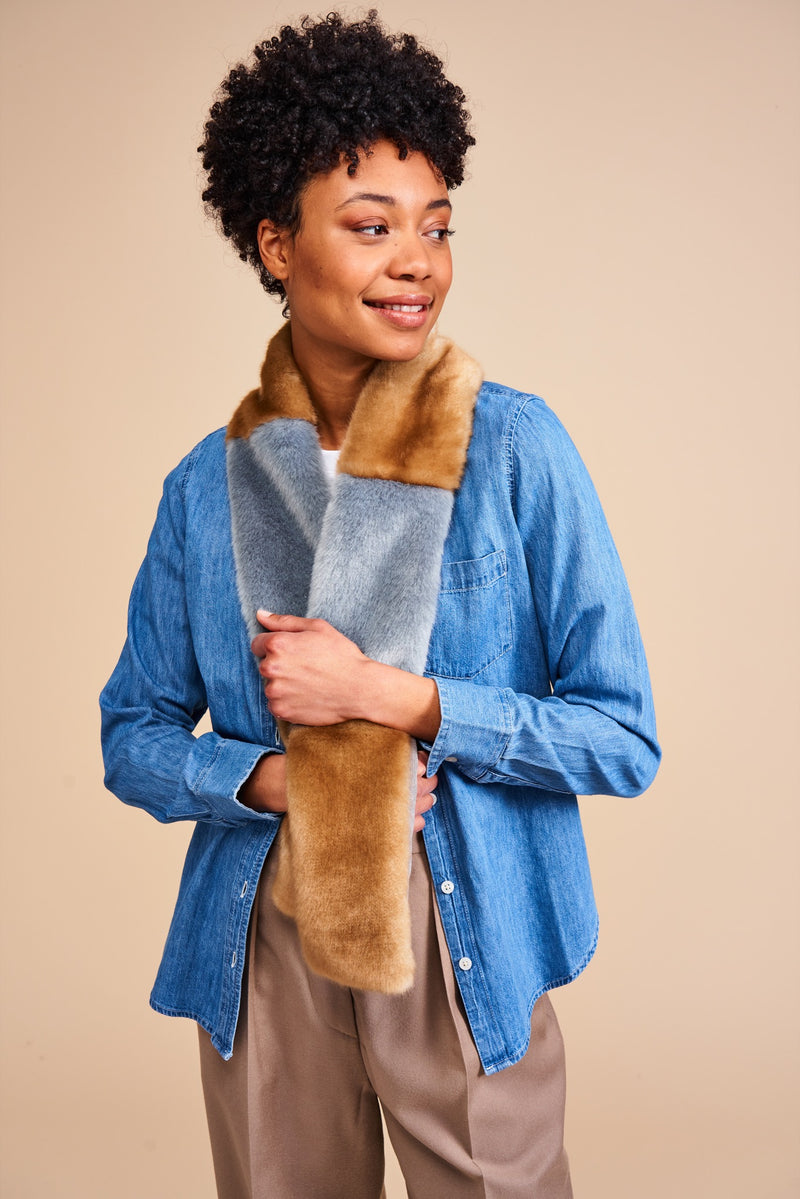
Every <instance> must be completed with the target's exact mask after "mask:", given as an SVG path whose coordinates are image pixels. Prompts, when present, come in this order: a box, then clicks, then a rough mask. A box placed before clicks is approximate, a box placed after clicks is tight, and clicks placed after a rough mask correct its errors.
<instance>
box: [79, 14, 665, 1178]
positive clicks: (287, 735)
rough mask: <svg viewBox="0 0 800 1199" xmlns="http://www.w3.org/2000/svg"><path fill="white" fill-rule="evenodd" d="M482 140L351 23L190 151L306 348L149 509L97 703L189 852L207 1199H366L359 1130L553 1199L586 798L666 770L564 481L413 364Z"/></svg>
mask: <svg viewBox="0 0 800 1199" xmlns="http://www.w3.org/2000/svg"><path fill="white" fill-rule="evenodd" d="M472 141H473V139H472V137H471V135H470V133H469V130H468V115H467V113H466V112H465V109H464V97H463V93H462V92H461V91H460V90H459V89H458V88H456V87H455V86H454V85H453V84H452V83H450V82H449V81H448V80H447V79H446V78H445V77H444V75H443V73H442V66H441V63H440V62H439V61H438V59H436V58H435V57H434V56H433V55H431V54H430V53H429V52H427V51H425V50H424V49H422V48H421V47H419V46H418V44H417V43H416V41H415V40H414V39H413V38H410V37H408V36H398V37H394V36H391V35H388V34H387V33H385V31H384V30H383V29H382V27H381V25H380V23H379V21H378V19H377V17H376V16H375V14H374V13H373V14H370V15H369V16H368V17H367V19H365V20H364V21H360V22H354V23H350V24H348V23H345V22H344V21H342V19H341V18H340V17H338V16H337V15H336V14H332V15H330V16H328V17H327V18H325V19H324V20H323V21H320V22H316V23H314V22H311V21H308V20H305V21H304V22H303V23H302V24H301V26H300V27H299V28H297V29H294V28H291V27H285V28H284V29H282V30H281V31H280V33H279V35H278V36H277V37H275V38H273V39H271V40H270V41H267V42H264V43H263V44H261V45H260V46H258V47H257V48H256V50H255V56H254V59H253V61H252V63H251V64H250V65H243V66H239V67H237V68H235V69H234V70H233V71H232V72H231V74H230V75H229V77H228V79H227V80H226V81H225V83H224V84H223V87H222V91H221V94H220V98H219V99H218V101H217V102H216V103H215V105H214V107H213V108H212V110H211V115H210V118H209V121H208V123H207V125H206V130H205V139H204V142H203V145H202V146H201V147H200V149H201V152H202V154H203V163H204V166H205V169H206V171H207V173H208V186H207V188H206V191H205V192H204V199H205V200H206V201H207V203H208V204H209V205H210V206H211V208H212V209H214V211H215V212H216V214H217V216H218V219H219V222H220V224H221V227H222V230H223V232H224V233H225V235H226V236H228V237H230V238H231V239H232V240H233V243H234V245H235V246H236V247H237V250H238V251H239V253H240V256H241V257H242V258H244V259H246V260H248V261H250V262H251V263H252V264H253V265H254V266H255V268H256V269H257V270H258V272H259V274H260V276H261V279H262V282H263V284H264V286H265V287H266V289H267V291H269V292H271V293H273V294H277V295H279V296H280V297H281V298H282V299H283V300H284V301H285V309H284V311H285V312H288V313H290V315H291V321H290V323H289V324H288V325H287V326H285V327H284V329H282V330H281V332H280V333H279V334H278V335H277V336H276V337H275V338H274V339H273V340H272V342H271V343H270V345H269V347H268V351H267V357H266V360H265V362H264V365H263V367H262V373H261V385H260V387H259V388H257V389H256V390H255V391H253V392H251V393H250V395H248V396H247V397H246V398H245V399H244V400H243V401H242V403H241V404H240V406H239V407H238V408H237V410H236V412H235V413H234V416H233V418H232V420H231V422H230V424H229V425H228V428H227V432H226V433H225V434H223V433H222V431H220V432H218V433H214V434H212V435H211V436H210V437H209V438H207V439H206V440H205V441H203V442H202V443H201V444H200V445H199V446H197V447H195V449H194V450H192V452H191V453H190V454H189V455H188V457H187V458H186V459H184V461H183V462H182V463H181V464H180V465H179V466H178V467H177V468H176V470H175V471H173V473H172V474H171V475H170V476H169V478H168V479H167V482H166V484H165V490H164V497H163V499H162V503H161V507H160V509H159V514H158V518H157V521H156V525H155V529H154V531H153V535H152V538H151V541H150V545H149V547H148V552H147V557H146V559H145V562H144V564H143V566H142V569H141V571H140V574H139V576H138V578H137V581H136V584H135V586H134V590H133V594H132V598H131V606H130V621H129V635H128V640H127V642H126V645H125V648H124V650H123V653H122V656H121V658H120V662H119V664H118V666H117V668H116V670H115V672H114V674H113V676H112V678H111V680H110V681H109V683H108V685H107V687H106V689H105V691H104V693H103V696H102V700H101V704H102V708H103V714H104V747H105V753H106V764H107V784H108V786H109V787H110V788H111V789H112V790H113V791H114V792H115V793H116V794H117V795H119V797H120V798H121V799H123V800H124V801H125V802H128V803H133V804H136V805H138V806H142V807H145V808H146V809H147V810H148V811H150V812H151V813H152V814H153V815H154V816H156V817H157V818H158V819H160V820H163V821H171V820H180V819H191V820H194V821H196V828H195V832H194V835H193V838H192V841H191V845H190V848H189V851H188V855H187V861H186V866H185V869H184V875H183V879H182V883H181V889H180V894H179V897H178V902H177V906H176V910H175V914H174V917H173V922H172V926H171V929H170V933H169V937H168V941H167V945H166V949H165V952H164V958H163V961H162V965H161V968H160V971H159V975H158V978H157V980H156V984H155V987H154V990H153V995H152V999H151V1002H152V1003H153V1006H154V1007H156V1008H157V1010H159V1011H163V1012H165V1013H167V1014H171V1015H184V1016H190V1017H192V1018H193V1019H195V1020H196V1021H197V1022H198V1024H199V1026H200V1038H201V1064H202V1073H203V1084H204V1092H205V1098H206V1107H207V1111H208V1117H209V1127H210V1130H211V1137H212V1146H213V1151H214V1161H215V1169H216V1174H217V1183H218V1188H219V1193H220V1195H222V1196H225V1197H226V1199H238V1197H240V1196H258V1197H262V1196H263V1197H265V1196H281V1197H283V1196H298V1197H306V1196H315V1197H322V1196H325V1197H327V1196H330V1197H333V1196H342V1197H345V1196H346V1197H347V1199H360V1197H362V1196H363V1197H364V1199H367V1197H370V1199H373V1197H375V1196H378V1195H379V1193H380V1192H381V1186H382V1175H383V1148H382V1143H381V1131H380V1119H379V1114H378V1112H379V1108H378V1101H380V1103H381V1105H382V1107H383V1111H384V1115H385V1118H386V1123H387V1126H388V1129H389V1132H390V1135H391V1137H392V1141H393V1144H394V1147H395V1150H396V1152H397V1156H398V1158H399V1160H400V1164H401V1167H402V1169H403V1172H404V1175H405V1177H406V1180H407V1184H408V1188H409V1194H411V1195H414V1196H424V1197H433V1196H436V1197H437V1199H446V1197H448V1196H454V1197H455V1196H459V1197H461V1196H464V1197H466V1196H473V1195H475V1196H478V1195H491V1196H495V1197H498V1199H499V1197H503V1199H506V1197H509V1199H510V1197H511V1196H526V1197H530V1196H536V1197H540V1199H544V1197H547V1199H551V1197H555V1196H558V1197H563V1196H567V1195H569V1194H571V1190H570V1183H569V1174H568V1169H567V1164H566V1157H565V1154H564V1149H563V1106H564V1066H563V1054H562V1049H561V1042H560V1034H559V1031H558V1026H557V1023H556V1020H555V1016H554V1014H553V1010H552V1007H551V1005H550V1003H549V1000H548V997H547V991H548V990H549V989H551V988H553V987H555V986H558V985H561V984H564V983H566V982H569V981H570V980H571V979H572V978H574V977H575V976H576V975H577V974H578V973H579V972H580V971H581V970H582V969H583V968H584V966H585V965H586V964H587V962H588V960H589V959H590V957H591V955H592V952H593V950H594V945H595V940H596V932H597V918H596V912H595V907H594V901H593V898H592V892H591V884H590V880H589V873H588V866H587V862H586V855H585V849H584V845H583V839H582V834H581V829H580V821H579V816H578V809H577V802H576V799H575V793H576V792H580V793H606V794H615V795H632V794H636V793H638V792H640V791H641V790H643V789H644V788H645V787H646V786H647V785H648V784H649V783H650V781H651V779H652V777H653V775H654V773H655V770H656V767H657V764H658V755H659V751H658V747H657V743H656V740H655V728H654V720H653V712H652V702H651V696H650V690H649V683H648V677H647V669H646V664H645V659H644V653H643V650H642V646H641V642H640V638H639V634H638V630H637V626H636V620H635V617H634V614H633V610H632V607H631V602H630V597H629V594H628V590H627V586H626V584H625V580H624V577H623V574H622V570H621V567H620V564H619V561H618V558H617V555H616V552H615V550H614V547H613V543H612V541H611V538H610V535H609V533H608V530H607V527H606V524H605V521H604V519H603V515H602V512H601V510H600V507H599V504H598V501H597V498H596V495H595V493H594V490H593V488H592V486H591V483H590V481H589V479H588V477H587V475H586V472H585V470H584V468H583V466H582V464H581V462H580V459H579V458H578V456H577V453H576V451H575V449H574V447H573V446H572V444H571V442H570V441H569V438H568V437H567V435H566V434H565V432H564V430H563V429H562V427H561V426H560V424H559V423H558V421H557V420H556V418H555V417H554V416H553V415H552V413H550V412H549V411H548V409H547V408H546V407H545V406H544V404H543V403H542V402H541V401H540V400H538V399H536V398H535V397H533V396H529V395H521V394H519V393H517V392H513V391H511V390H509V389H508V388H504V387H499V386H497V385H494V384H486V383H482V382H481V375H480V371H479V368H478V367H477V365H476V364H475V363H474V362H473V361H472V360H471V359H469V358H468V357H467V355H465V354H464V353H463V352H462V351H460V350H459V349H458V348H457V347H455V346H454V345H452V343H449V342H447V341H445V340H443V339H440V338H438V337H437V336H436V334H435V332H434V326H435V325H436V321H437V318H438V316H439V313H440V311H441V308H442V304H443V303H444V300H445V297H446V295H447V291H448V289H449V286H450V281H451V257H450V246H449V238H450V234H451V230H450V228H449V219H450V211H451V206H450V198H449V192H450V190H452V189H453V188H454V187H456V186H457V185H458V184H459V183H460V182H461V180H462V177H463V163H464V156H465V154H466V151H467V149H468V148H469V145H470V144H472ZM206 708H208V709H209V711H210V714H211V719H212V725H213V732H210V733H206V734H204V735H203V736H200V737H197V738H195V737H194V735H193V729H194V726H195V724H196V723H197V721H198V720H199V718H200V716H201V715H202V713H203V712H204V711H205V710H206ZM437 800H438V802H437ZM434 804H436V806H435V807H434ZM284 813H287V815H285V816H284ZM245 966H246V969H245ZM243 980H244V982H243Z"/></svg>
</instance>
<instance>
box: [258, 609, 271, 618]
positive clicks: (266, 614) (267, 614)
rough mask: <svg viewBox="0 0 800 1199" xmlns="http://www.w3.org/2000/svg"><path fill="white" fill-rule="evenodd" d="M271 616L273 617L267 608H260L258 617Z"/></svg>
mask: <svg viewBox="0 0 800 1199" xmlns="http://www.w3.org/2000/svg"><path fill="white" fill-rule="evenodd" d="M271 615H272V613H271V612H268V611H267V609H266V608H259V609H258V611H257V612H256V616H259V617H261V616H271Z"/></svg>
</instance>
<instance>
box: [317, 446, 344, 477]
mask: <svg viewBox="0 0 800 1199" xmlns="http://www.w3.org/2000/svg"><path fill="white" fill-rule="evenodd" d="M321 448H322V447H320V449H321ZM340 453H341V450H322V469H323V470H324V472H325V478H326V479H329V480H330V481H331V483H332V482H333V480H334V479H335V478H336V463H337V462H338V461H339V454H340Z"/></svg>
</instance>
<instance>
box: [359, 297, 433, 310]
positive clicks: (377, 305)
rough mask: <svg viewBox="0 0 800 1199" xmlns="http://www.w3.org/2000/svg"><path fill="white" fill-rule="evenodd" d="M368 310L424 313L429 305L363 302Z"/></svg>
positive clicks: (377, 301)
mask: <svg viewBox="0 0 800 1199" xmlns="http://www.w3.org/2000/svg"><path fill="white" fill-rule="evenodd" d="M364 303H365V304H366V305H367V307H368V308H382V309H384V310H385V311H387V312H426V311H427V310H428V308H430V304H381V302H380V301H379V300H365V301H364Z"/></svg>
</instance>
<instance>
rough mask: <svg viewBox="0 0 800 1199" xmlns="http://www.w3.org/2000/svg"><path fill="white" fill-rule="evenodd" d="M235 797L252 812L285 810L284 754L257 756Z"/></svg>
mask: <svg viewBox="0 0 800 1199" xmlns="http://www.w3.org/2000/svg"><path fill="white" fill-rule="evenodd" d="M236 798H237V799H238V800H239V803H242V804H244V806H245V807H246V808H252V810H253V811H254V812H285V811H286V754H265V755H264V757H263V758H259V760H258V761H257V762H256V764H255V766H254V767H253V769H252V771H251V772H250V777H249V778H248V779H247V781H246V782H244V783H243V784H242V786H241V787H240V788H239V794H238V795H237V797H236Z"/></svg>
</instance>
